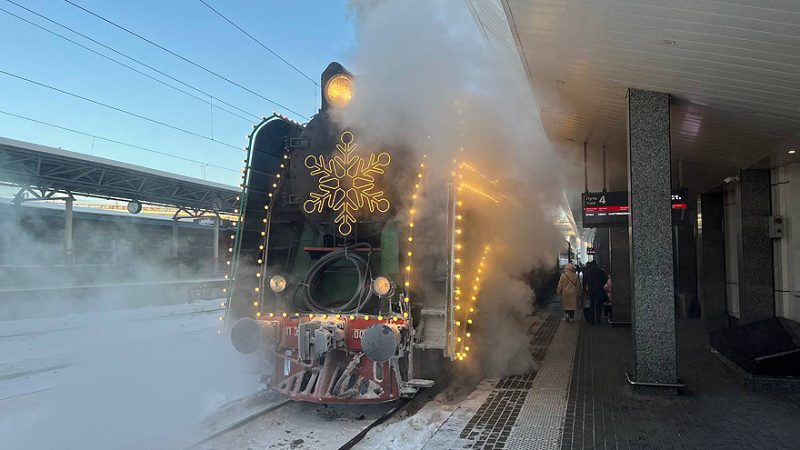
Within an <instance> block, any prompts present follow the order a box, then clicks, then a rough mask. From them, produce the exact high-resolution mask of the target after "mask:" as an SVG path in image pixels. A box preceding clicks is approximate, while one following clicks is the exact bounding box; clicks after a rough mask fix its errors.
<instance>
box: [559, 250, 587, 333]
mask: <svg viewBox="0 0 800 450" xmlns="http://www.w3.org/2000/svg"><path fill="white" fill-rule="evenodd" d="M581 292H583V289H581V279H580V278H579V277H578V274H577V273H575V266H574V265H573V264H572V263H568V264H567V265H566V266H564V273H562V274H561V278H560V279H559V280H558V287H557V288H556V294H558V295H560V296H561V306H562V307H563V308H564V312H565V313H566V314H567V322H573V321H575V310H576V309H577V308H578V297H580V295H581Z"/></svg>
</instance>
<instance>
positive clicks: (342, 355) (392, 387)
mask: <svg viewBox="0 0 800 450" xmlns="http://www.w3.org/2000/svg"><path fill="white" fill-rule="evenodd" d="M317 319H319V320H324V319H322V317H321V316H315V317H314V318H313V319H311V318H309V317H308V315H304V316H299V317H298V316H289V317H272V318H263V317H262V318H261V319H260V320H264V321H267V322H273V323H276V324H278V325H279V326H280V330H281V331H280V336H281V339H280V342H278V344H277V346H276V348H275V353H270V354H268V356H267V357H269V356H272V357H273V358H274V372H273V374H272V377H270V378H271V380H269V381H268V384H269V387H270V388H272V389H275V390H277V391H279V392H281V393H283V394H284V395H286V396H288V397H289V398H291V399H293V400H301V401H309V402H315V403H380V402H387V401H391V400H394V399H396V398H398V397H399V396H400V387H399V385H398V382H397V379H396V377H395V374H394V371H393V370H392V369H391V364H390V363H389V362H388V361H387V362H384V363H381V366H382V367H383V378H382V379H380V380H379V379H378V378H377V377H376V376H375V373H374V372H373V366H374V363H373V361H371V360H370V359H369V358H367V357H366V356H362V357H361V361H360V363H359V364H358V365H357V366H356V368H355V370H354V373H355V374H356V376H357V379H358V380H361V381H358V385H359V386H360V383H362V382H364V381H363V380H367V381H366V382H367V383H368V386H369V389H368V391H369V392H368V393H367V394H366V395H354V396H348V397H341V396H336V395H333V394H331V393H330V392H329V390H330V389H331V386H332V385H333V384H335V382H336V380H335V379H334V377H335V376H336V375H337V372H339V373H341V371H343V370H344V369H345V368H346V367H347V365H348V364H349V363H350V362H351V361H352V360H353V358H354V356H355V355H356V354H357V353H358V352H360V351H361V337H360V333H363V330H365V329H367V328H368V327H370V326H371V325H374V324H377V323H387V324H395V325H397V326H399V327H407V326H408V323H407V322H406V320H404V319H400V318H398V319H397V320H386V318H384V320H381V321H379V320H378V319H377V317H376V316H370V318H369V320H366V319H364V317H363V316H357V317H356V318H355V319H352V320H351V319H350V318H349V317H348V316H342V317H341V319H335V318H333V317H331V316H328V320H340V321H343V322H344V323H345V336H346V339H345V342H346V345H347V349H346V350H337V351H331V352H328V353H327V354H326V355H325V358H324V362H323V363H322V364H321V365H320V364H319V362H318V361H312V362H311V363H310V364H309V366H308V367H303V366H301V365H300V364H299V363H298V362H297V358H298V349H297V347H298V339H297V327H298V325H299V324H300V323H302V322H308V321H311V320H317ZM405 335H406V336H408V335H409V333H405ZM287 351H289V352H291V356H289V358H290V359H291V360H293V361H289V363H288V364H289V365H288V367H287V366H286V361H287V360H286V358H285V357H282V356H280V355H286V352H287ZM287 368H288V371H289V374H288V375H286V372H285V370H286V369H287ZM340 369H341V371H340ZM305 371H309V372H311V373H318V377H317V380H316V383H315V386H314V389H313V390H312V391H311V392H307V393H306V392H300V389H298V387H299V386H298V385H299V383H300V382H301V381H300V380H301V377H303V372H305ZM293 377H294V378H296V379H295V381H294V383H295V389H292V379H293ZM376 388H379V390H380V393H378V394H375V393H374V390H375V389H376ZM340 391H341V389H340Z"/></svg>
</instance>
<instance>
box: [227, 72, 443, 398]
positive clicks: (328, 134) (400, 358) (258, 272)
mask: <svg viewBox="0 0 800 450" xmlns="http://www.w3.org/2000/svg"><path fill="white" fill-rule="evenodd" d="M322 86H323V99H322V108H321V109H320V112H319V113H318V114H317V115H316V116H315V117H314V118H313V119H312V120H311V121H310V122H309V123H308V124H307V125H306V126H305V127H303V126H301V125H299V124H297V123H294V122H292V121H290V120H288V119H286V118H284V117H281V116H277V115H273V116H272V117H270V118H267V119H264V120H263V121H262V122H261V123H260V124H259V125H257V126H256V127H255V129H254V131H253V133H252V134H251V136H250V145H249V147H248V158H247V159H246V160H245V163H246V168H245V171H244V173H243V178H242V180H243V182H242V194H241V196H240V208H239V210H238V211H237V213H238V215H239V216H238V220H237V223H236V232H235V234H232V235H231V238H232V242H231V246H230V248H229V249H228V251H229V256H230V259H229V260H228V261H227V264H228V267H229V274H228V275H226V276H227V277H228V278H229V283H228V287H227V291H228V300H227V313H226V316H225V321H226V323H229V324H230V325H232V327H231V340H232V343H233V345H234V347H235V348H236V349H237V350H239V351H240V352H242V353H254V352H258V353H259V354H260V355H263V360H264V361H265V363H266V364H265V371H264V374H263V381H264V382H265V383H266V384H267V386H268V387H269V388H271V389H275V390H277V391H279V392H281V393H283V394H284V395H286V396H288V397H289V398H292V399H295V400H304V401H312V402H320V403H368V402H385V401H390V400H393V399H396V398H398V397H400V396H404V395H413V394H414V393H416V391H417V389H418V388H420V387H423V386H430V385H431V384H432V382H431V381H428V380H422V379H418V378H415V377H414V371H413V367H412V366H413V355H412V352H413V346H412V337H413V336H414V323H413V320H412V319H413V317H412V311H411V309H410V296H411V286H410V284H411V283H410V278H409V277H410V272H411V270H412V265H411V257H412V255H413V253H412V250H411V245H412V243H413V234H412V233H409V232H408V230H407V229H406V228H405V225H406V224H403V225H402V226H401V224H400V223H399V222H398V221H397V220H396V217H397V208H398V207H399V206H401V205H402V206H403V207H404V208H413V203H414V201H415V199H416V197H417V195H416V193H414V194H412V195H411V196H410V198H408V199H403V198H400V197H401V196H400V195H399V193H398V192H395V191H394V189H393V188H392V185H394V186H396V185H398V182H408V183H411V185H414V186H415V190H417V191H418V190H419V189H420V183H421V180H422V172H421V171H422V169H423V168H424V163H423V162H419V163H416V162H415V163H410V162H409V161H408V158H399V159H400V160H398V161H393V160H392V156H393V154H394V155H397V154H398V153H397V151H394V152H393V153H391V154H390V152H389V151H383V150H382V149H379V148H363V147H364V146H360V144H361V143H360V142H359V136H358V130H356V129H350V128H342V127H340V126H339V125H338V124H337V123H336V122H335V121H333V120H331V117H330V114H331V112H332V111H333V110H334V109H336V108H344V107H346V106H347V104H348V103H349V101H350V99H351V97H352V76H351V74H350V73H348V72H347V71H346V70H345V69H344V68H343V67H342V66H341V65H339V64H337V63H332V64H331V65H330V66H329V67H328V68H327V69H326V71H325V72H324V73H323V75H322ZM396 159H398V158H396ZM389 179H391V180H392V183H389ZM412 212H413V209H412ZM411 228H413V223H412V224H411ZM401 229H402V231H401ZM229 321H230V322H229Z"/></svg>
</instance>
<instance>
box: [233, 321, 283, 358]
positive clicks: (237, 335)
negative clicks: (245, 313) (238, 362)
mask: <svg viewBox="0 0 800 450" xmlns="http://www.w3.org/2000/svg"><path fill="white" fill-rule="evenodd" d="M279 332H280V329H279V325H278V324H277V323H274V322H266V321H263V320H254V319H250V318H248V317H245V318H243V319H239V320H238V321H237V322H236V324H234V325H233V329H232V330H231V343H232V344H233V348H235V349H236V350H237V351H239V352H240V353H244V354H249V353H253V352H255V351H256V350H258V349H259V348H261V346H262V345H264V344H266V343H267V342H270V341H271V342H274V341H276V340H277V339H278V336H279Z"/></svg>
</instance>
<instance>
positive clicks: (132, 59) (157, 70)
mask: <svg viewBox="0 0 800 450" xmlns="http://www.w3.org/2000/svg"><path fill="white" fill-rule="evenodd" d="M6 1H7V2H8V3H11V4H12V5H15V6H17V7H19V8H21V9H24V10H25V11H28V12H29V13H31V14H33V15H35V16H37V17H39V18H41V19H44V20H46V21H48V22H50V23H52V24H54V25H56V26H59V27H61V28H63V29H65V30H68V31H70V32H72V33H74V34H76V35H78V36H80V37H82V38H84V39H86V40H88V41H91V42H93V43H95V44H97V45H99V46H101V47H103V48H105V49H106V50H109V51H111V52H114V53H116V54H117V55H120V56H122V57H123V58H126V59H128V60H130V61H133V62H135V63H137V64H140V65H141V66H143V67H147V68H148V69H150V70H152V71H153V72H156V73H158V74H159V75H162V76H164V77H167V78H169V79H170V80H172V81H175V82H176V83H179V84H181V85H183V86H186V87H187V88H189V89H192V90H194V91H196V92H199V93H200V94H202V95H205V96H207V97H209V98H213V99H214V100H216V101H217V102H218V103H222V104H223V105H226V106H228V107H230V108H233V109H235V110H237V111H239V112H241V113H242V114H246V115H248V116H250V117H252V118H253V119H255V120H258V119H259V116H258V115H257V114H253V113H251V112H249V111H246V110H244V109H242V108H239V107H238V106H236V105H234V104H232V103H229V102H226V101H225V100H222V99H220V98H219V97H217V96H215V95H212V94H210V93H208V92H206V91H204V90H202V89H200V88H198V87H196V86H193V85H191V84H189V83H186V82H185V81H182V80H179V79H178V78H175V77H173V76H172V75H170V74H168V73H166V72H163V71H161V70H159V69H156V68H155V67H153V66H151V65H149V64H147V63H145V62H143V61H141V60H139V59H136V58H134V57H132V56H130V55H128V54H125V53H123V52H121V51H119V50H117V49H115V48H113V47H111V46H108V45H106V44H104V43H102V42H100V41H98V40H96V39H93V38H92V37H90V36H87V35H85V34H83V33H81V32H80V31H77V30H75V29H73V28H70V27H69V26H67V25H64V24H62V23H60V22H57V21H55V20H53V19H51V18H49V17H47V16H45V15H43V14H40V13H38V12H36V11H34V10H32V9H30V8H28V7H26V6H24V5H21V4H19V3H17V2H15V1H13V0H6ZM3 11H4V12H6V13H8V14H11V15H13V16H14V17H17V18H19V19H20V20H23V21H25V22H28V23H30V24H31V25H34V26H36V27H39V28H42V29H43V30H45V31H47V32H49V33H52V34H55V35H57V36H59V37H62V38H63V39H66V40H68V41H69V42H73V43H75V44H76V45H79V46H81V47H84V46H83V45H81V44H79V43H77V42H74V41H72V40H70V39H69V38H66V37H64V36H62V35H60V34H58V33H55V32H54V31H51V30H48V29H47V28H44V27H41V26H40V25H38V24H35V23H33V22H30V21H28V20H26V19H23V18H21V17H19V16H17V15H15V14H13V13H10V12H8V11H5V10H3ZM84 48H87V47H84ZM87 50H90V51H92V52H95V51H94V50H92V49H89V48H87ZM95 53H96V52H95ZM99 54H100V55H101V56H103V57H105V58H108V56H106V55H103V54H102V53H99ZM112 61H115V60H113V59H112ZM115 62H118V61H115ZM118 63H119V62H118ZM119 64H122V63H119ZM125 67H129V66H125ZM131 70H134V71H136V72H137V73H142V72H139V71H138V70H136V69H133V68H131ZM142 74H143V75H145V76H147V77H149V78H153V79H155V80H156V81H159V82H161V83H163V81H161V80H158V79H157V78H154V77H151V76H150V75H147V74H144V73H142ZM167 85H168V86H169V84H167ZM175 89H179V88H177V87H175ZM181 92H183V91H181ZM187 94H188V93H187ZM188 95H191V94H188ZM201 100H202V101H204V102H205V100H204V99H201ZM217 108H219V109H223V110H224V108H221V107H220V106H219V105H217ZM238 117H241V116H238ZM247 120H250V119H247Z"/></svg>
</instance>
